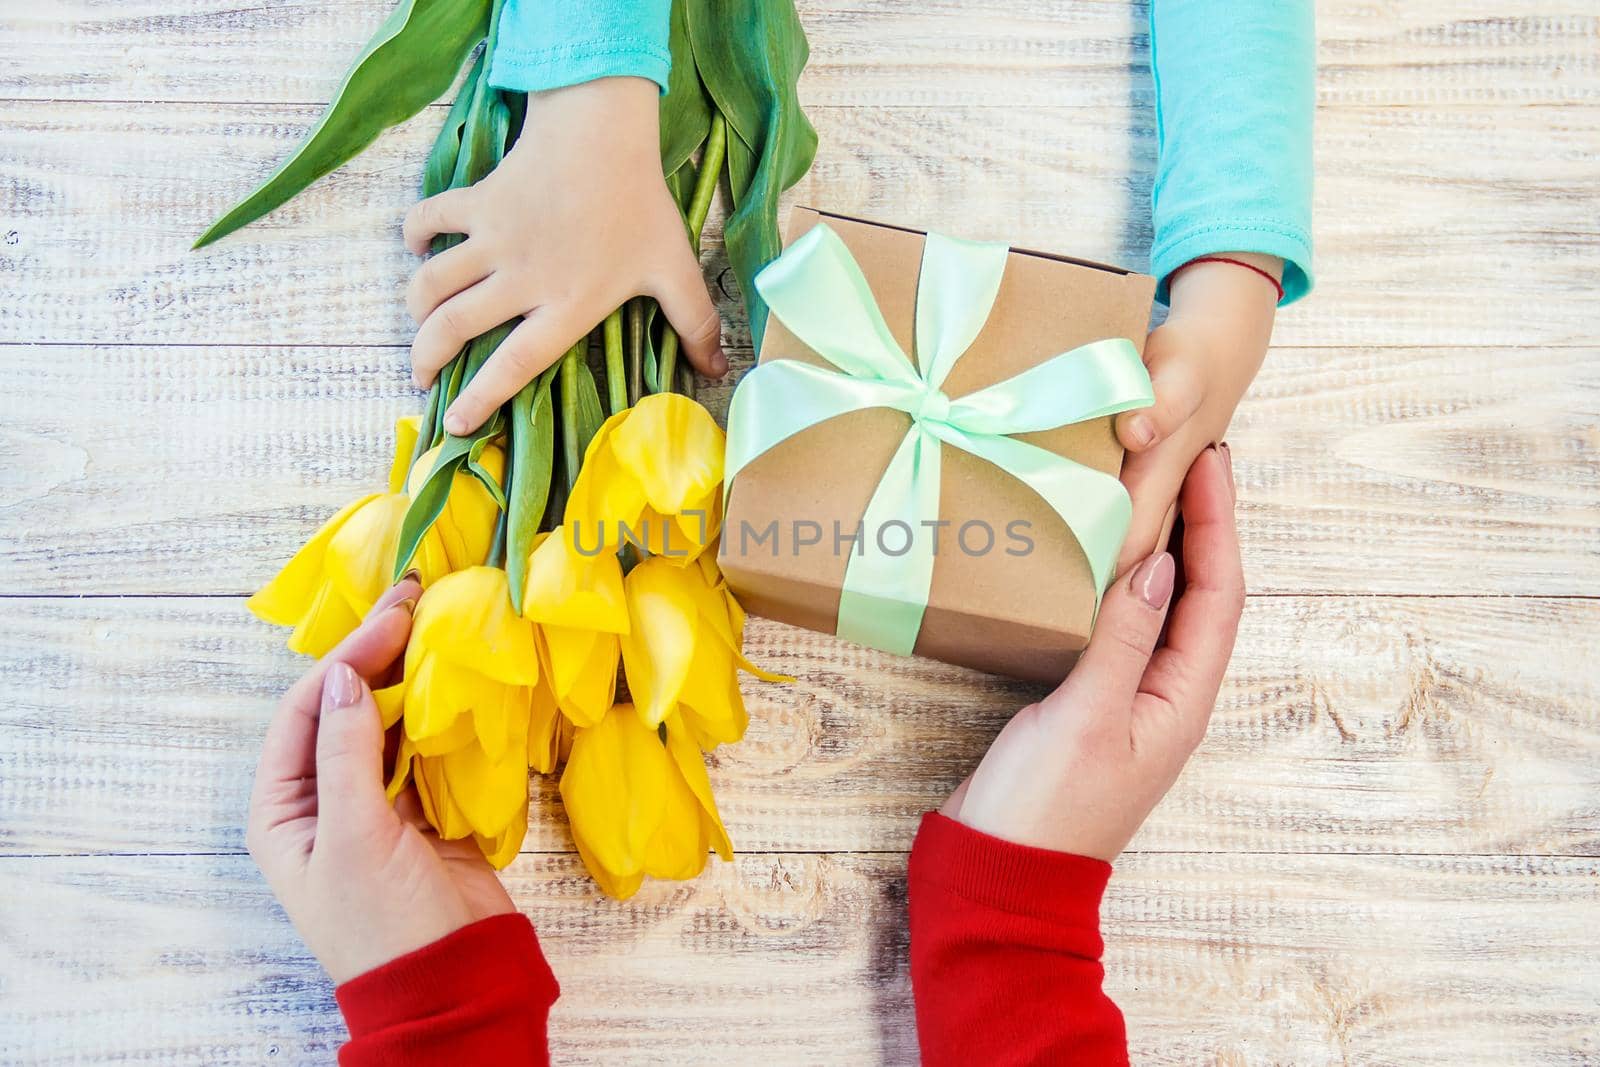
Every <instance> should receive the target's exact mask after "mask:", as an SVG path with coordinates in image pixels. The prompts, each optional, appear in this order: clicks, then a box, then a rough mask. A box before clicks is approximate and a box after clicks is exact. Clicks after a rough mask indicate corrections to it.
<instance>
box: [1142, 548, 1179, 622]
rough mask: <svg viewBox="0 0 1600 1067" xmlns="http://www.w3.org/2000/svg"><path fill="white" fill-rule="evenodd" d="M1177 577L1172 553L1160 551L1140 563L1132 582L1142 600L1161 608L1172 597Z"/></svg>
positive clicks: (1151, 605) (1153, 606)
mask: <svg viewBox="0 0 1600 1067" xmlns="http://www.w3.org/2000/svg"><path fill="white" fill-rule="evenodd" d="M1176 577H1177V565H1176V564H1175V563H1173V561H1172V553H1170V552H1158V553H1156V554H1155V555H1153V556H1151V557H1150V558H1149V559H1146V560H1145V561H1144V562H1143V563H1141V564H1139V566H1138V569H1136V570H1135V571H1134V572H1133V579H1132V582H1131V584H1132V586H1133V591H1134V592H1135V593H1138V594H1139V599H1140V600H1143V601H1144V602H1145V603H1146V604H1148V605H1149V606H1150V607H1152V608H1155V609H1157V610H1159V609H1161V608H1164V607H1166V606H1167V601H1168V600H1169V599H1171V598H1172V583H1173V581H1174V580H1175V579H1176Z"/></svg>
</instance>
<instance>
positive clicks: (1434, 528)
mask: <svg viewBox="0 0 1600 1067" xmlns="http://www.w3.org/2000/svg"><path fill="white" fill-rule="evenodd" d="M734 355H735V368H736V370H740V371H742V370H743V369H744V368H746V367H748V366H749V356H748V352H745V353H743V354H741V353H738V352H735V353H734ZM0 360H3V361H4V364H5V366H6V367H7V368H8V370H9V371H10V374H11V377H10V379H9V380H10V382H11V383H12V384H11V385H10V386H9V387H8V389H7V390H6V391H5V393H4V394H3V395H0V569H3V570H4V571H5V573H6V575H7V590H6V591H7V592H9V593H12V594H36V595H53V594H81V593H182V594H197V593H211V594H217V593H243V592H248V591H250V590H252V589H254V588H255V587H256V586H258V585H259V584H260V583H262V582H264V581H265V580H266V579H267V578H268V577H270V576H271V575H272V574H273V573H274V572H275V571H276V569H277V568H278V567H279V566H280V565H281V564H282V562H283V561H284V560H286V559H288V557H289V556H290V555H291V554H292V553H293V552H294V550H295V549H296V548H298V547H299V545H300V544H301V543H302V542H303V541H304V540H305V539H306V538H307V537H308V536H310V533H311V531H312V530H314V529H315V528H316V527H317V526H318V525H319V524H320V523H321V522H322V521H323V520H324V519H325V518H327V516H329V515H331V514H332V513H333V512H334V511H335V510H336V509H337V508H338V507H340V506H341V505H342V504H344V503H345V502H346V501H348V500H351V499H354V498H355V497H356V496H359V495H361V494H363V493H366V492H370V491H371V490H372V488H373V487H374V486H376V485H377V484H379V482H380V481H381V479H382V478H383V477H384V476H386V474H387V470H388V463H389V456H390V453H391V450H392V444H391V442H392V435H391V429H390V428H391V426H392V425H393V420H394V418H395V417H396V416H398V415H400V414H404V413H407V412H410V411H413V410H416V408H418V407H419V406H420V400H419V398H418V397H417V395H416V394H415V393H414V392H413V390H412V389H411V386H410V383H409V380H408V379H407V377H406V376H405V373H404V369H403V368H404V364H405V350H404V349H402V348H375V347H335V348H320V347H270V348H269V347H253V346H252V347H245V346H228V347H206V346H194V345H182V346H172V347H168V346H146V345H103V346H94V347H80V346H76V345H38V346H24V345H13V346H0ZM729 391H730V386H729V385H728V384H726V383H722V384H718V385H715V386H707V387H706V388H704V389H703V390H702V393H701V398H702V400H704V401H705V402H706V403H708V404H709V405H710V406H711V407H712V410H713V411H715V412H717V413H718V414H719V415H720V414H721V412H722V411H723V410H725V407H726V403H727V398H728V394H729ZM1596 425H1600V350H1597V349H1595V348H1570V349H1566V348H1556V349H1532V348H1518V349H1480V348H1464V349H1384V350H1377V351H1374V350H1366V349H1327V348H1314V349H1301V348H1280V349H1277V350H1276V351H1275V352H1274V353H1273V354H1272V356H1271V357H1270V358H1269V359H1268V361H1267V364H1266V366H1265V368H1264V369H1263V371H1262V374H1261V376H1260V377H1259V378H1258V379H1257V381H1256V383H1255V385H1254V387H1253V388H1252V390H1251V392H1250V395H1249V396H1248V397H1247V398H1246V400H1245V402H1244V404H1243V405H1242V406H1241V407H1240V409H1239V412H1238V416H1237V418H1236V421H1235V425H1234V428H1233V430H1232V431H1231V433H1230V438H1231V442H1232V445H1233V449H1234V453H1235V455H1236V457H1237V473H1238V478H1239V482H1240V504H1241V514H1240V518H1241V524H1242V532H1243V538H1244V546H1245V556H1246V558H1247V559H1248V560H1249V561H1250V583H1251V588H1252V590H1253V591H1255V592H1262V593H1312V592H1316V593H1323V592H1332V593H1356V592H1362V593H1422V594H1431V593H1451V594H1466V593H1476V594H1483V593H1492V594H1508V593H1540V594H1554V595H1573V594H1587V595H1596V594H1600V527H1597V524H1596V522H1595V521H1594V516H1595V514H1596V512H1597V511H1600V437H1597V436H1596V432H1595V427H1596Z"/></svg>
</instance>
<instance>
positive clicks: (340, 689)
mask: <svg viewBox="0 0 1600 1067" xmlns="http://www.w3.org/2000/svg"><path fill="white" fill-rule="evenodd" d="M360 701H361V679H360V678H358V677H357V676H356V672H355V671H353V670H351V668H350V665H349V664H348V663H335V664H333V665H332V666H330V667H329V668H328V673H327V674H325V675H323V676H322V713H323V714H324V715H326V714H327V713H328V712H330V711H333V710H334V709H336V708H348V707H350V706H351V705H353V704H358V703H360Z"/></svg>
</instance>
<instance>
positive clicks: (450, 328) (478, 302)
mask: <svg viewBox="0 0 1600 1067" xmlns="http://www.w3.org/2000/svg"><path fill="white" fill-rule="evenodd" d="M659 125H660V120H659V93H658V90H657V88H656V85H655V83H654V82H651V81H647V80H645V79H643V78H624V77H618V78H601V79H599V80H597V81H592V82H586V83H584V84H581V85H573V86H568V87H566V88H562V89H551V90H548V91H546V92H542V93H533V94H532V95H530V96H529V97H528V114H527V119H526V120H525V121H524V123H523V127H522V135H521V137H520V138H519V139H518V140H517V144H516V146H515V147H514V148H512V150H511V151H510V152H509V153H508V154H507V155H506V158H505V159H504V160H502V161H501V163H500V165H499V166H498V167H496V168H495V169H494V170H493V171H492V172H490V174H489V175H488V176H487V177H485V178H484V179H483V180H482V181H480V182H478V183H477V184H476V185H473V186H471V187H470V188H466V189H450V190H447V191H445V192H442V193H440V194H438V195H437V196H432V197H429V198H428V199H426V200H423V201H422V202H420V203H418V204H417V205H416V206H415V207H413V208H412V209H411V211H410V213H409V214H407V215H406V221H405V241H406V247H407V248H409V249H411V251H413V252H415V253H417V254H418V255H422V254H423V253H425V252H426V251H427V250H428V247H429V244H430V242H431V241H432V240H433V238H434V237H435V236H436V235H438V234H441V233H461V234H466V240H465V241H463V242H462V243H461V244H458V245H456V246H455V247H453V248H450V249H447V250H445V251H443V252H441V253H439V254H438V255H436V256H433V257H432V258H430V259H429V260H428V261H427V262H425V263H424V264H423V265H422V266H421V267H420V268H419V269H418V270H417V273H416V274H415V276H413V278H412V279H411V287H410V290H409V291H408V293H407V294H406V306H407V308H408V309H409V310H410V312H411V315H412V317H413V318H415V319H416V320H417V322H418V323H420V324H421V325H420V326H419V327H418V329H417V336H416V339H415V340H414V341H413V342H412V345H411V367H412V374H413V377H414V378H415V379H416V382H417V385H418V386H422V387H426V386H427V385H429V384H430V383H431V382H432V381H433V379H434V378H435V376H437V375H438V373H439V371H440V369H442V368H443V367H444V366H445V365H446V364H447V363H449V362H450V360H451V359H452V358H454V357H455V355H456V353H457V352H459V351H460V350H461V347H462V346H463V345H464V344H466V343H467V342H468V341H470V340H472V339H473V338H474V337H476V336H478V335H479V334H482V333H487V332H488V331H489V330H491V329H493V328H494V327H496V326H498V325H500V324H501V323H503V322H508V321H510V320H512V319H515V318H517V317H519V316H520V317H521V318H522V322H521V323H520V324H519V325H518V326H517V327H516V329H514V330H512V331H511V334H510V336H509V337H507V338H506V339H505V341H503V342H502V343H501V345H500V347H499V348H498V349H496V350H495V353H494V355H493V356H491V357H490V358H489V360H488V362H487V363H485V364H484V365H483V367H482V368H481V369H480V370H479V371H478V373H477V374H476V375H475V376H474V377H473V379H472V381H471V382H470V383H469V384H468V385H467V386H466V387H465V388H463V389H462V390H461V395H460V396H458V397H457V398H456V400H455V403H453V404H452V405H451V406H450V408H449V409H448V410H447V411H446V412H445V429H447V430H449V431H450V432H451V433H454V434H464V433H468V432H470V431H471V430H473V429H476V428H477V427H478V426H479V425H480V424H481V423H482V422H483V421H484V420H485V419H486V418H488V417H489V415H490V414H492V413H493V412H494V410H495V409H496V408H497V407H499V406H500V405H501V404H502V403H504V402H505V401H506V400H507V399H509V398H510V397H511V396H512V395H513V394H514V393H516V392H517V390H518V389H521V388H522V387H523V386H524V385H526V384H527V383H528V382H530V381H532V380H533V379H534V378H535V377H537V376H538V374H539V372H540V371H542V370H544V369H545V368H546V367H548V366H550V364H552V363H554V362H555V361H556V359H558V358H559V357H560V356H561V354H562V353H563V352H565V351H566V350H567V349H568V348H570V347H572V345H573V344H574V342H576V341H577V340H578V339H579V338H580V337H582V336H583V335H584V334H586V333H588V332H589V331H590V330H591V329H593V328H594V326H595V325H596V324H597V323H599V322H600V321H601V320H602V319H604V318H605V317H606V316H607V315H609V314H610V313H611V312H612V311H614V310H615V309H616V308H618V307H620V306H621V305H622V303H623V302H624V301H626V300H627V299H628V298H629V297H633V296H640V295H643V296H650V297H654V298H655V299H656V300H657V301H658V302H659V303H660V304H661V310H662V312H663V313H664V314H665V315H666V317H667V321H668V322H669V323H670V324H671V326H672V328H673V329H674V330H675V331H677V334H678V337H679V339H680V341H681V342H682V345H683V352H684V354H685V355H686V356H687V357H688V359H689V362H690V363H692V364H694V367H695V369H696V370H698V371H700V372H701V373H702V374H706V375H709V376H711V377H713V378H718V377H721V376H722V375H723V374H725V373H727V370H728V360H727V357H726V356H725V355H724V354H723V352H722V320H721V318H720V317H719V316H718V314H717V310H716V307H715V306H714V305H713V304H712V302H711V297H710V295H709V294H708V293H707V292H706V286H705V279H704V277H703V276H702V275H701V273H700V264H699V262H698V261H697V260H696V258H695V254H694V249H693V248H692V247H691V246H690V244H689V235H688V232H687V231H686V230H685V228H684V223H683V216H682V215H681V214H680V213H679V211H678V207H677V204H676V203H675V202H674V201H673V199H672V194H671V193H670V192H669V191H668V190H667V184H666V180H665V179H664V178H663V177H662V176H661V158H660V154H659V148H658V144H659V133H658V128H659Z"/></svg>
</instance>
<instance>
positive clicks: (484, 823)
mask: <svg viewBox="0 0 1600 1067" xmlns="http://www.w3.org/2000/svg"><path fill="white" fill-rule="evenodd" d="M518 740H519V741H520V740H521V738H520V736H519V738H518ZM526 755H527V750H526V748H525V747H524V746H523V745H521V744H519V745H518V746H517V748H516V750H515V751H512V752H507V753H505V754H504V755H503V756H502V757H501V758H500V759H498V760H493V759H490V758H489V756H488V754H487V753H485V752H484V750H483V746H482V745H479V744H477V743H472V744H468V745H464V746H463V747H461V748H458V749H456V750H455V751H454V752H447V753H445V754H444V755H443V756H441V757H439V765H440V766H441V767H442V768H443V770H444V780H445V786H446V788H447V789H448V790H449V792H450V796H451V798H452V799H453V800H454V801H455V802H456V806H457V807H458V808H460V809H461V814H462V815H464V816H465V817H466V820H467V822H468V824H469V825H471V827H472V831H473V833H475V834H479V835H481V836H483V837H498V836H499V835H500V834H501V832H503V831H504V830H505V828H506V827H507V826H509V825H510V824H511V822H512V820H513V819H514V818H515V817H516V815H517V813H518V812H519V811H520V812H523V813H524V815H523V819H524V823H526V818H527V816H526V811H527V806H528V763H527V760H526V758H525V757H526Z"/></svg>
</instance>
